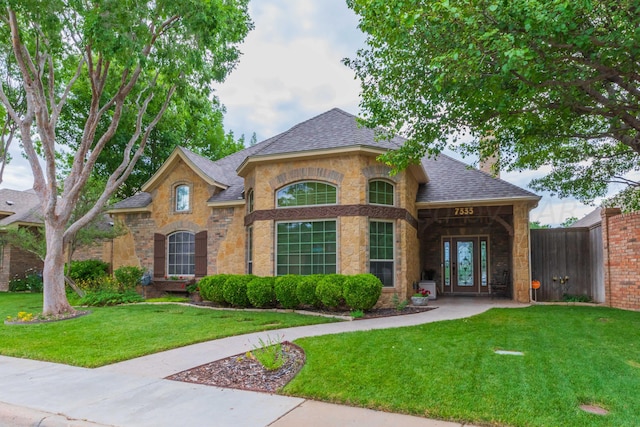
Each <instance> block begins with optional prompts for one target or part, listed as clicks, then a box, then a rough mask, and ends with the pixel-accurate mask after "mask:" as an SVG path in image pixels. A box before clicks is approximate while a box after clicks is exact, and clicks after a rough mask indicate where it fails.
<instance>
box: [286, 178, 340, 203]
mask: <svg viewBox="0 0 640 427" xmlns="http://www.w3.org/2000/svg"><path fill="white" fill-rule="evenodd" d="M336 200H337V199H336V187H334V186H333V185H331V184H326V183H324V182H315V181H304V182H296V183H295V184H291V185H288V186H286V187H284V188H281V189H280V190H278V192H277V193H276V206H277V207H279V208H284V207H293V206H309V205H335V204H336Z"/></svg>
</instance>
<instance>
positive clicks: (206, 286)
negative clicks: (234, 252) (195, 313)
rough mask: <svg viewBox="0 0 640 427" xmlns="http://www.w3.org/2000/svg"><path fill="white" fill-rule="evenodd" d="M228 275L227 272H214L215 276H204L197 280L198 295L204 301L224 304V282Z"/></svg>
mask: <svg viewBox="0 0 640 427" xmlns="http://www.w3.org/2000/svg"><path fill="white" fill-rule="evenodd" d="M229 277H230V275H228V274H216V275H215V276H206V277H203V278H202V279H200V280H199V281H198V288H200V296H201V297H202V299H203V300H205V301H213V302H217V303H218V304H224V303H226V302H227V301H226V300H225V299H224V283H225V282H226V281H227V279H228V278H229Z"/></svg>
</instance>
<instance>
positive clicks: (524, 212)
mask: <svg viewBox="0 0 640 427" xmlns="http://www.w3.org/2000/svg"><path fill="white" fill-rule="evenodd" d="M530 209H531V207H530V206H529V203H526V202H525V203H516V204H514V205H513V245H512V248H511V259H512V263H513V264H512V265H513V299H514V300H515V301H517V302H522V303H528V302H529V301H530V292H529V288H530V287H531V269H530V266H529V264H530V254H531V250H530V240H529V210H530Z"/></svg>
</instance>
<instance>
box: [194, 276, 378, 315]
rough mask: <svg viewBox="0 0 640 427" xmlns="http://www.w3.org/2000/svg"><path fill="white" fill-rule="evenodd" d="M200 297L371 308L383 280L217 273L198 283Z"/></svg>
mask: <svg viewBox="0 0 640 427" xmlns="http://www.w3.org/2000/svg"><path fill="white" fill-rule="evenodd" d="M197 285H198V288H199V289H200V295H201V296H202V299H204V300H206V301H213V302H216V303H219V304H230V305H232V306H234V307H241V308H246V307H252V306H253V307H257V308H265V307H274V306H276V305H277V304H278V305H280V306H281V307H282V308H286V309H293V308H298V307H299V306H300V305H305V306H312V307H319V306H321V305H323V306H325V307H328V308H332V309H335V308H338V307H341V306H344V305H345V304H346V306H347V307H348V308H349V309H351V310H370V309H371V308H373V306H374V305H375V304H376V303H377V302H378V299H379V298H380V295H381V293H382V283H381V282H380V280H378V278H377V277H375V276H374V275H372V274H357V275H353V276H345V275H342V274H326V275H323V274H314V275H310V276H297V275H286V276H278V277H258V276H254V275H251V274H217V275H214V276H206V277H203V278H202V279H200V281H199V282H198V283H197Z"/></svg>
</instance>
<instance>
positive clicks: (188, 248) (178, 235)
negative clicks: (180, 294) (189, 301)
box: [167, 231, 196, 276]
mask: <svg viewBox="0 0 640 427" xmlns="http://www.w3.org/2000/svg"><path fill="white" fill-rule="evenodd" d="M167 240H168V246H169V247H168V250H167V260H168V261H167V274H168V275H169V276H180V275H191V274H195V271H196V243H195V235H194V234H193V233H191V232H189V231H177V232H175V233H173V234H170V235H169V237H168V239H167Z"/></svg>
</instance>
